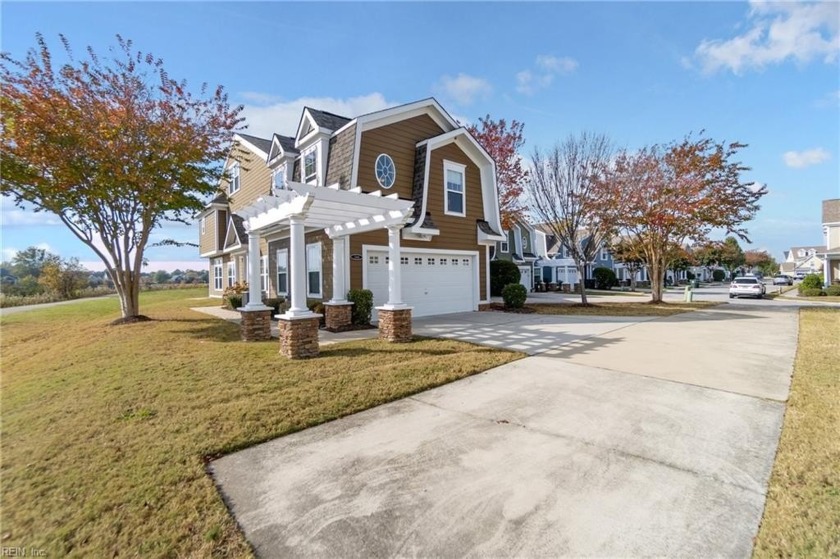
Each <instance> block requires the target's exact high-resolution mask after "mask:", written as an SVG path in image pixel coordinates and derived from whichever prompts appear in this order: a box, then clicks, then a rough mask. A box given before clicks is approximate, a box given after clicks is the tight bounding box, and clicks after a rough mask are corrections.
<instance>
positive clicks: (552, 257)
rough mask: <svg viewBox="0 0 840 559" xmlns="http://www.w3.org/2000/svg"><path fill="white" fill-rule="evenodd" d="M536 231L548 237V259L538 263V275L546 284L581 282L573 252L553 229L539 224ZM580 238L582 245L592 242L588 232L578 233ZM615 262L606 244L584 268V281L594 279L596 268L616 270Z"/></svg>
mask: <svg viewBox="0 0 840 559" xmlns="http://www.w3.org/2000/svg"><path fill="white" fill-rule="evenodd" d="M536 229H537V230H538V231H540V232H542V233H543V234H544V235H545V236H546V239H547V241H546V246H547V248H546V254H547V259H545V260H540V261H538V262H537V267H538V271H537V273H538V275H539V276H540V278H541V279H542V281H543V282H545V283H555V284H558V285H560V284H569V285H570V286H574V284H576V283H579V282H580V278H579V277H578V270H577V266H576V264H575V261H574V259H573V258H572V256H571V251H570V250H569V248H568V247H566V246H564V245H563V243H562V242H560V240H559V239H558V238H557V237H556V236H555V235H554V234H553V233H552V232H551V228H550V227H548V226H547V225H545V224H539V225H537V226H536ZM578 238H579V239H580V242H581V243H588V242H590V240H591V235H589V234H588V233H587V231H586V230H580V231H579V232H578ZM615 265H616V263H615V261H614V259H613V255H612V253H611V252H610V251H609V249H608V248H607V246H606V244H605V243H602V244H601V246H599V247H598V251H597V252H596V254H595V258H594V259H592V260H591V261H589V262H587V263H586V265H585V266H584V280H586V279H592V271H593V270H594V269H595V268H609V269H611V270H615Z"/></svg>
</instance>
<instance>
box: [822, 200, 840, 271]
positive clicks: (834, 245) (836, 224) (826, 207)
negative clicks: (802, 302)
mask: <svg viewBox="0 0 840 559" xmlns="http://www.w3.org/2000/svg"><path fill="white" fill-rule="evenodd" d="M822 225H823V236H824V237H825V251H823V252H822V253H821V254H820V256H821V257H822V259H823V262H824V264H823V266H824V270H825V275H824V278H823V279H824V281H825V285H826V287H828V286H829V285H831V284H837V283H840V198H834V199H833V200H823V203H822Z"/></svg>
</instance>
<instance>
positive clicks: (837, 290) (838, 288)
mask: <svg viewBox="0 0 840 559" xmlns="http://www.w3.org/2000/svg"><path fill="white" fill-rule="evenodd" d="M825 294H826V295H830V296H831V297H840V285H829V286H828V287H826V288H825Z"/></svg>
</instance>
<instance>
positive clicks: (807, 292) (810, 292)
mask: <svg viewBox="0 0 840 559" xmlns="http://www.w3.org/2000/svg"><path fill="white" fill-rule="evenodd" d="M799 294H800V295H804V296H805V297H821V296H823V295H825V291H823V290H822V288H820V287H806V288H805V289H802V286H801V285H800V286H799Z"/></svg>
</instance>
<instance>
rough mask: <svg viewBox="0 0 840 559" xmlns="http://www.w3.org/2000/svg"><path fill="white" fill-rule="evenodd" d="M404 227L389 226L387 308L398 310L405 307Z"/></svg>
mask: <svg viewBox="0 0 840 559" xmlns="http://www.w3.org/2000/svg"><path fill="white" fill-rule="evenodd" d="M402 228H403V226H402V225H389V226H388V259H389V262H388V302H387V303H385V307H387V308H390V309H398V308H403V307H405V306H406V305H405V303H403V300H402V276H401V273H400V272H401V268H402V267H401V265H400V230H401V229H402Z"/></svg>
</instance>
